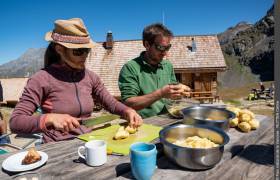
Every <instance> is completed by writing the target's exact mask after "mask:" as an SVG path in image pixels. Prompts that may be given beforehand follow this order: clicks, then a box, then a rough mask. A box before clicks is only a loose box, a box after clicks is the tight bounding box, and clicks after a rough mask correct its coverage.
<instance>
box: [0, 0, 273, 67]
mask: <svg viewBox="0 0 280 180" xmlns="http://www.w3.org/2000/svg"><path fill="white" fill-rule="evenodd" d="M273 2H274V1H273V0H1V4H0V17H1V23H0V24H1V28H0V65H1V64H3V63H5V62H8V61H11V60H14V59H16V58H18V57H19V56H21V55H22V54H23V53H24V52H25V51H26V50H27V49H29V48H43V47H46V46H47V45H48V43H47V42H45V40H44V36H45V33H46V32H47V31H50V30H52V29H53V22H54V21H55V20H56V19H68V18H73V17H80V18H82V19H83V20H84V22H85V24H86V26H87V28H88V31H89V32H90V34H91V37H92V39H93V40H94V41H96V42H100V41H104V40H105V36H106V33H107V31H108V30H111V31H112V32H113V36H114V40H130V39H141V33H142V30H143V28H144V27H145V26H146V25H148V24H151V23H154V22H163V14H164V23H165V25H166V26H167V27H168V28H169V29H171V30H172V31H173V33H174V34H175V35H191V34H192V35H199V34H216V33H220V32H223V31H225V30H226V29H227V28H229V27H231V26H234V25H236V24H237V23H239V22H240V21H246V22H250V23H255V22H256V21H257V20H259V19H260V18H262V17H263V16H264V15H265V14H266V12H267V10H268V9H269V8H270V7H271V6H272V4H273Z"/></svg>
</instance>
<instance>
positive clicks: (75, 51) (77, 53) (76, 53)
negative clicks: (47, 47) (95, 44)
mask: <svg viewBox="0 0 280 180" xmlns="http://www.w3.org/2000/svg"><path fill="white" fill-rule="evenodd" d="M72 52H73V55H74V56H82V55H83V54H84V53H86V54H88V53H89V52H90V48H77V49H72Z"/></svg>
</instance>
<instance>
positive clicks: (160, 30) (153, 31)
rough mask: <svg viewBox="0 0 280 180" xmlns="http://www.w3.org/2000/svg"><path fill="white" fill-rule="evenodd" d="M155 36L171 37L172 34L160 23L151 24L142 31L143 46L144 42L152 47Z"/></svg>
mask: <svg viewBox="0 0 280 180" xmlns="http://www.w3.org/2000/svg"><path fill="white" fill-rule="evenodd" d="M157 36H163V37H173V33H172V32H171V31H170V30H169V29H167V27H165V26H164V25H163V24H161V23H154V24H151V25H149V26H146V27H145V28H144V30H143V34H142V38H143V45H144V46H145V41H147V42H148V43H149V44H150V45H152V44H153V43H154V42H155V39H156V37H157Z"/></svg>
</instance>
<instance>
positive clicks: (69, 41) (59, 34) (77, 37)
mask: <svg viewBox="0 0 280 180" xmlns="http://www.w3.org/2000/svg"><path fill="white" fill-rule="evenodd" d="M54 25H55V26H54V30H53V31H50V32H47V33H46V35H45V40H46V41H50V42H55V43H58V44H61V45H63V46H65V47H67V48H93V46H94V44H93V41H92V40H91V38H90V36H89V33H88V31H87V29H86V27H85V25H84V23H83V20H82V19H80V18H72V19H69V20H56V21H55V23H54Z"/></svg>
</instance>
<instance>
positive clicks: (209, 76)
mask: <svg viewBox="0 0 280 180" xmlns="http://www.w3.org/2000/svg"><path fill="white" fill-rule="evenodd" d="M176 77H177V80H178V81H180V82H181V83H182V84H185V85H187V86H189V87H191V88H192V89H193V90H194V91H213V92H217V72H203V73H199V72H198V73H176Z"/></svg>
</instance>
